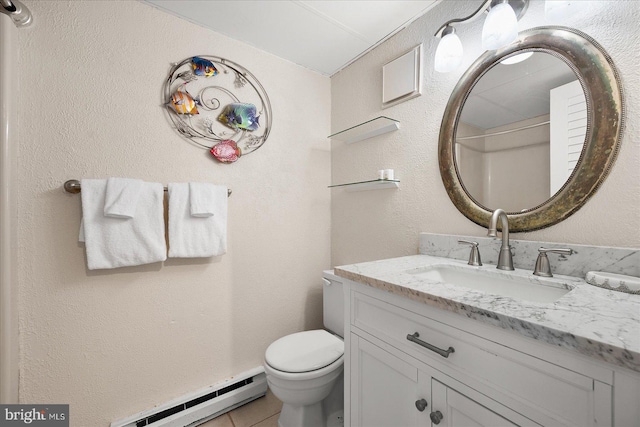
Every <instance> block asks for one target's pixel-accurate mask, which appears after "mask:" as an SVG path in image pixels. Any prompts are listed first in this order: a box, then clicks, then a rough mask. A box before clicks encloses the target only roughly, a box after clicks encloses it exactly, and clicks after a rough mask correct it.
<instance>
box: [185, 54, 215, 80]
mask: <svg viewBox="0 0 640 427" xmlns="http://www.w3.org/2000/svg"><path fill="white" fill-rule="evenodd" d="M191 66H192V67H193V72H194V73H195V74H196V76H205V77H211V76H215V75H216V74H218V69H217V68H216V67H215V65H213V62H211V61H209V60H208V59H204V58H200V57H197V56H194V57H193V58H191Z"/></svg>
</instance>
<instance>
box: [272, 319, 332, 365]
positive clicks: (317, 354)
mask: <svg viewBox="0 0 640 427" xmlns="http://www.w3.org/2000/svg"><path fill="white" fill-rule="evenodd" d="M343 354H344V342H343V341H342V340H341V339H340V338H338V337H336V336H334V335H331V334H330V333H329V332H327V331H324V330H321V329H320V330H316V331H305V332H298V333H296V334H291V335H287V336H286V337H282V338H280V339H278V340H276V341H274V342H273V343H272V344H271V345H270V346H269V347H268V348H267V352H266V353H265V356H264V358H265V361H266V362H267V363H268V364H269V365H270V366H271V367H273V368H274V369H277V370H279V371H283V372H298V373H299V372H309V371H315V370H316V369H320V368H324V367H325V366H328V365H330V364H332V363H333V362H335V361H336V360H338V359H339V358H340V356H342V355H343Z"/></svg>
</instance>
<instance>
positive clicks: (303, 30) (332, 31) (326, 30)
mask: <svg viewBox="0 0 640 427" xmlns="http://www.w3.org/2000/svg"><path fill="white" fill-rule="evenodd" d="M143 1H144V2H145V3H148V4H151V5H152V6H155V7H158V8H159V9H162V10H164V11H166V12H169V13H171V14H173V15H176V16H178V17H180V18H183V19H186V20H188V21H191V22H194V23H196V24H198V25H201V26H203V27H206V28H209V29H211V30H213V31H216V32H218V33H221V34H224V35H226V36H229V37H231V38H233V39H236V40H239V41H242V42H244V43H247V44H250V45H252V46H255V47H257V48H259V49H261V50H264V51H266V52H269V53H272V54H274V55H276V56H279V57H281V58H284V59H287V60H289V61H291V62H294V63H296V64H299V65H302V66H303V67H306V68H309V69H311V70H314V71H317V72H319V73H322V74H324V75H328V76H331V75H333V74H335V73H337V72H338V71H340V70H341V69H342V68H344V67H346V66H347V65H349V64H350V63H351V62H352V61H354V60H355V59H356V58H358V57H359V56H361V55H362V54H364V53H366V52H367V51H369V50H370V49H372V48H373V47H375V46H376V45H378V44H379V43H380V42H382V41H384V40H385V39H387V38H389V37H391V36H392V35H393V34H395V33H396V32H398V31H400V30H401V29H402V28H404V27H406V26H407V25H408V24H409V23H411V22H413V21H414V20H415V19H417V18H418V17H420V16H422V15H423V14H424V13H425V12H427V11H428V10H429V9H431V8H432V7H433V6H435V5H436V4H437V3H438V2H440V1H442V0H414V1H403V0H397V1H382V0H381V1H365V0H362V1H360V0H356V1H351V0H333V1H322V0H306V1H305V0H270V1H264V0H262V1H246V0H243V1H238V0H235V1H229V0H206V1H205V0H143Z"/></svg>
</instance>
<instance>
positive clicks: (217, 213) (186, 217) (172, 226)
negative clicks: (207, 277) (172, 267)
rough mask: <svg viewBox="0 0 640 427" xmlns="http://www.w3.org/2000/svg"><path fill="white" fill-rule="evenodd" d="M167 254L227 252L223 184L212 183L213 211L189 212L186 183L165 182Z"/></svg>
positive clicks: (185, 255) (199, 255)
mask: <svg viewBox="0 0 640 427" xmlns="http://www.w3.org/2000/svg"><path fill="white" fill-rule="evenodd" d="M168 187H169V257H170V258H202V257H211V256H219V255H223V254H224V253H226V252H227V187H224V186H221V185H215V186H214V187H215V188H214V191H213V194H212V197H213V199H214V204H213V206H214V210H213V215H212V216H209V217H195V216H192V215H191V207H190V201H189V199H190V198H189V184H187V183H171V184H169V186H168Z"/></svg>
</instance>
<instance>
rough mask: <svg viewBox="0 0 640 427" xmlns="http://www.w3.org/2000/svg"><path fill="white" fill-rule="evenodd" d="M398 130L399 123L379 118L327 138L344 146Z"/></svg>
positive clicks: (387, 118)
mask: <svg viewBox="0 0 640 427" xmlns="http://www.w3.org/2000/svg"><path fill="white" fill-rule="evenodd" d="M398 129H400V122H399V121H397V120H394V119H390V118H389V117H385V116H380V117H376V118H375V119H372V120H369V121H366V122H364V123H360V124H359V125H356V126H353V127H350V128H349V129H345V130H342V131H340V132H336V133H334V134H333V135H329V138H331V139H335V140H336V141H342V142H344V143H346V144H351V143H354V142H358V141H362V140H365V139H368V138H373V137H374V136H378V135H382V134H384V133H388V132H393V131H394V130H398Z"/></svg>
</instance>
